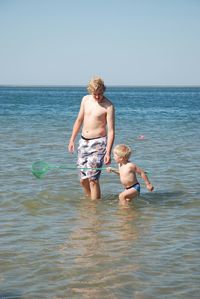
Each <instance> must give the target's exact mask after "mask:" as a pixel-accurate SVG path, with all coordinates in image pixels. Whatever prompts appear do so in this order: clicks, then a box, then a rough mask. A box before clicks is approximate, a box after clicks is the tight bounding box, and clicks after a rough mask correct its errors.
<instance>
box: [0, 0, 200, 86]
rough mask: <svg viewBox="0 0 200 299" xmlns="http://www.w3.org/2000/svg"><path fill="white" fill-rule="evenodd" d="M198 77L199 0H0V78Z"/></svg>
mask: <svg viewBox="0 0 200 299" xmlns="http://www.w3.org/2000/svg"><path fill="white" fill-rule="evenodd" d="M94 75H100V76H102V77H103V79H104V80H105V83H106V85H200V0H105V1H95V0H93V1H90V0H0V85H3V84H14V85H86V84H87V82H88V80H89V79H90V78H91V77H92V76H94Z"/></svg>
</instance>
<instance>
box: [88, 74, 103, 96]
mask: <svg viewBox="0 0 200 299" xmlns="http://www.w3.org/2000/svg"><path fill="white" fill-rule="evenodd" d="M87 90H88V92H89V93H90V94H92V93H95V92H97V91H98V92H100V93H102V94H103V93H104V91H105V90H106V87H105V85H104V81H103V80H102V79H101V78H100V77H94V78H92V79H91V80H90V81H89V83H88V86H87Z"/></svg>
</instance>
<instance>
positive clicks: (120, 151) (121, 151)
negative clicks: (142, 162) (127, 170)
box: [113, 144, 132, 160]
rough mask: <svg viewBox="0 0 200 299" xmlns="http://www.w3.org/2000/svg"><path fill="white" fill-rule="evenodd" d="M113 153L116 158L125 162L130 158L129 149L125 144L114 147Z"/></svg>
mask: <svg viewBox="0 0 200 299" xmlns="http://www.w3.org/2000/svg"><path fill="white" fill-rule="evenodd" d="M113 151H114V152H115V153H116V155H117V156H118V157H120V158H124V159H125V160H128V159H129V158H130V156H131V152H132V151H131V148H130V147H129V146H128V145H125V144H118V145H116V146H115V148H114V150H113Z"/></svg>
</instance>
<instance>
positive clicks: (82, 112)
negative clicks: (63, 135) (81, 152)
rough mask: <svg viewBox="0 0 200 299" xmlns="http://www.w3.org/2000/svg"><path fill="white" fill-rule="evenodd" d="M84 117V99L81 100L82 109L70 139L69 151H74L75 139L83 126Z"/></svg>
mask: <svg viewBox="0 0 200 299" xmlns="http://www.w3.org/2000/svg"><path fill="white" fill-rule="evenodd" d="M83 119H84V100H82V102H81V106H80V110H79V113H78V116H77V118H76V121H75V123H74V126H73V130H72V134H71V138H70V140H69V145H68V151H69V152H70V153H73V152H74V141H75V139H76V136H77V134H78V132H79V130H80V128H81V126H82V123H83Z"/></svg>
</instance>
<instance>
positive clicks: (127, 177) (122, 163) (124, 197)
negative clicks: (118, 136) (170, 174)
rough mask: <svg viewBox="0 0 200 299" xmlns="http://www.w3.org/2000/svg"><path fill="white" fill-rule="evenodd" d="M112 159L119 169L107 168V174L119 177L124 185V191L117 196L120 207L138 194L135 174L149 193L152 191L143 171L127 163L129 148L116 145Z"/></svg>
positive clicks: (138, 185) (138, 188) (129, 154)
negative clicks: (114, 174)
mask: <svg viewBox="0 0 200 299" xmlns="http://www.w3.org/2000/svg"><path fill="white" fill-rule="evenodd" d="M113 153H114V159H115V161H116V163H118V166H119V168H118V169H115V168H112V167H107V171H108V172H114V173H116V174H118V175H119V176H120V181H121V183H122V185H124V187H125V190H124V191H123V192H121V193H120V194H119V200H120V203H121V204H122V205H125V204H127V203H128V202H130V201H131V200H132V199H133V198H134V197H136V196H137V195H139V194H140V184H139V182H138V180H137V176H136V174H139V175H140V176H141V178H142V179H143V180H144V182H145V184H146V188H147V189H148V190H149V191H153V189H154V187H153V186H152V184H151V183H150V181H149V179H148V177H147V175H146V174H145V172H144V170H142V169H141V168H139V167H138V166H137V165H135V164H134V163H131V162H130V161H129V158H130V156H131V148H130V147H129V146H127V145H125V144H119V145H116V146H115V148H114V150H113Z"/></svg>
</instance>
